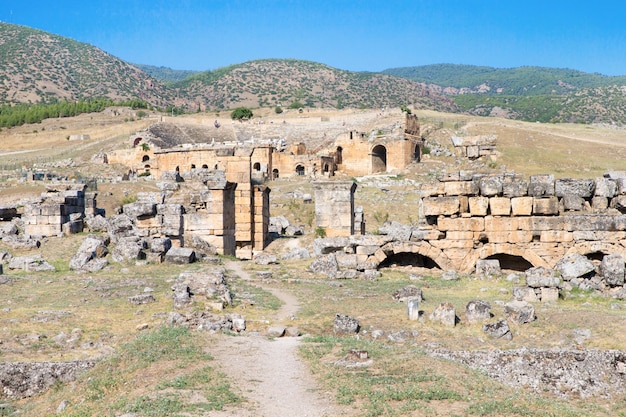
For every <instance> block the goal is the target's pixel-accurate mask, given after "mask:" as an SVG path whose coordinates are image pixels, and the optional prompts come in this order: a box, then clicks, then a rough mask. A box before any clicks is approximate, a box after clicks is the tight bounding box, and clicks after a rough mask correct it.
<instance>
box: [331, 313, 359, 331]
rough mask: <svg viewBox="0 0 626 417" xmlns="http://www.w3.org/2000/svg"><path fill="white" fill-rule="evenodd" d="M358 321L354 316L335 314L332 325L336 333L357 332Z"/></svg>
mask: <svg viewBox="0 0 626 417" xmlns="http://www.w3.org/2000/svg"><path fill="white" fill-rule="evenodd" d="M359 329H360V327H359V321H358V320H357V319H355V318H354V317H350V316H346V315H344V314H337V315H336V316H335V321H334V325H333V331H334V332H335V333H336V334H356V333H358V332H359Z"/></svg>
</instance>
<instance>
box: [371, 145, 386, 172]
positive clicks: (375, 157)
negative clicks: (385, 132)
mask: <svg viewBox="0 0 626 417" xmlns="http://www.w3.org/2000/svg"><path fill="white" fill-rule="evenodd" d="M377 172H387V148H385V147H384V146H383V145H376V146H374V149H372V174H375V173H377Z"/></svg>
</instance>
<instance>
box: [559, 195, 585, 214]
mask: <svg viewBox="0 0 626 417" xmlns="http://www.w3.org/2000/svg"><path fill="white" fill-rule="evenodd" d="M561 201H562V202H563V209H564V210H566V211H583V210H584V209H585V199H584V198H582V197H580V196H577V195H574V194H566V195H564V196H563V198H562V199H561Z"/></svg>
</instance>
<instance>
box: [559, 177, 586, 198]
mask: <svg viewBox="0 0 626 417" xmlns="http://www.w3.org/2000/svg"><path fill="white" fill-rule="evenodd" d="M594 189H595V181H594V180H592V179H582V180H579V179H572V178H559V179H557V180H556V181H555V184H554V194H555V195H556V196H557V197H565V196H566V195H575V196H578V197H581V198H590V197H591V196H593V192H594Z"/></svg>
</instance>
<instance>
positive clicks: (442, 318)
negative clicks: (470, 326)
mask: <svg viewBox="0 0 626 417" xmlns="http://www.w3.org/2000/svg"><path fill="white" fill-rule="evenodd" d="M430 320H432V321H434V322H437V323H441V324H443V325H444V326H448V327H454V326H455V325H456V322H457V317H456V310H455V308H454V306H453V305H452V304H451V303H441V304H439V305H438V306H437V308H436V309H435V310H434V311H433V312H432V313H431V314H430Z"/></svg>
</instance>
